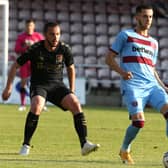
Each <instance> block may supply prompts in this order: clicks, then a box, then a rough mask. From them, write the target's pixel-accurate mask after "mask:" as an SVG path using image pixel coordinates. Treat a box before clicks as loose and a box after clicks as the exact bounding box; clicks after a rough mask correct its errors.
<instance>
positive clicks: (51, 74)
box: [17, 40, 74, 84]
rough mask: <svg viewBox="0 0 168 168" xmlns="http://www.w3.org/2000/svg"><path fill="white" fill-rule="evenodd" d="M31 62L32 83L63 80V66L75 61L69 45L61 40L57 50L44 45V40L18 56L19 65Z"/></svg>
mask: <svg viewBox="0 0 168 168" xmlns="http://www.w3.org/2000/svg"><path fill="white" fill-rule="evenodd" d="M27 61H30V62H31V84H47V83H50V82H57V81H62V80H63V68H64V65H65V66H66V67H68V66H70V65H72V64H73V63H74V60H73V56H72V53H71V49H70V47H69V45H67V44H65V43H63V42H59V44H58V46H57V48H56V49H55V51H52V52H49V51H48V50H47V49H46V48H45V47H44V40H43V41H40V42H37V43H35V44H34V45H32V46H31V47H30V48H29V49H28V50H27V51H26V52H25V53H24V54H22V55H21V56H20V57H18V58H17V63H18V64H19V65H21V66H22V65H23V64H25V63H26V62H27Z"/></svg>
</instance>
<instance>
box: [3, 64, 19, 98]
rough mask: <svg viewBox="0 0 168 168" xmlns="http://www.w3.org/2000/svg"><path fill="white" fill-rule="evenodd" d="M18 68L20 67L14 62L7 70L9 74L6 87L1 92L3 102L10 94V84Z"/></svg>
mask: <svg viewBox="0 0 168 168" xmlns="http://www.w3.org/2000/svg"><path fill="white" fill-rule="evenodd" d="M19 67H20V65H19V64H18V63H17V62H14V63H13V64H12V66H11V68H10V70H9V74H8V79H7V83H6V87H5V89H4V90H3V92H2V99H3V100H7V99H8V98H9V97H10V95H11V92H12V83H13V80H14V78H15V76H16V72H17V69H18V68H19Z"/></svg>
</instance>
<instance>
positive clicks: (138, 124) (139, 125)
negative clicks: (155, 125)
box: [132, 120, 145, 128]
mask: <svg viewBox="0 0 168 168" xmlns="http://www.w3.org/2000/svg"><path fill="white" fill-rule="evenodd" d="M144 124H145V121H143V120H137V121H133V122H132V125H133V126H134V127H137V128H143V127H144Z"/></svg>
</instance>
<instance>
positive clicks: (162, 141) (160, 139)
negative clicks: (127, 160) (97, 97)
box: [0, 105, 167, 168]
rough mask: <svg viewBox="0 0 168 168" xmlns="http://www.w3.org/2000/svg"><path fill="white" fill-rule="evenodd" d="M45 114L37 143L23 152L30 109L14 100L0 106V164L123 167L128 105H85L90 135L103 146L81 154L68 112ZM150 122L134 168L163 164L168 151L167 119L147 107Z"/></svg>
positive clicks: (2, 167)
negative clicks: (26, 153) (121, 152)
mask: <svg viewBox="0 0 168 168" xmlns="http://www.w3.org/2000/svg"><path fill="white" fill-rule="evenodd" d="M49 109H50V111H49V112H44V113H42V114H41V117H40V121H39V125H38V128H37V131H36V133H35V135H34V136H33V139H32V145H33V146H34V147H33V148H32V149H31V151H30V155H29V156H27V157H24V156H19V155H18V151H19V149H20V145H21V143H22V139H23V129H24V123H25V117H26V112H18V111H17V106H16V105H0V168H125V167H127V166H125V165H123V164H122V163H121V161H120V159H119V157H118V153H119V149H120V145H121V143H122V140H123V136H124V133H125V129H126V128H127V126H128V124H129V120H128V113H127V110H126V109H124V108H108V107H106V108H105V107H84V111H85V114H86V118H87V124H88V137H89V140H91V141H93V142H96V143H100V144H101V148H100V149H99V150H98V151H97V152H95V153H92V154H90V155H88V156H81V155H80V145H79V141H78V137H77V135H76V133H75V131H74V127H73V120H72V117H71V114H70V113H69V112H62V111H61V110H60V109H58V108H56V107H49ZM145 116H146V123H145V127H144V128H143V129H142V130H141V132H140V134H139V135H138V136H137V138H136V140H135V141H134V143H133V145H132V156H133V158H134V160H135V162H136V164H135V165H134V166H131V167H132V168H147V167H149V168H162V167H163V166H162V155H163V153H164V152H166V151H167V138H166V136H165V123H164V122H165V121H164V120H163V118H162V116H161V115H160V114H159V113H158V112H156V111H154V110H152V109H146V112H145Z"/></svg>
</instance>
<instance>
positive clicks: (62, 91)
mask: <svg viewBox="0 0 168 168" xmlns="http://www.w3.org/2000/svg"><path fill="white" fill-rule="evenodd" d="M44 36H45V39H44V40H42V41H40V42H37V43H35V44H34V45H32V46H31V47H30V48H29V49H28V50H27V51H26V52H24V53H23V54H22V55H21V56H20V57H18V58H17V60H16V62H14V63H13V65H12V66H11V68H10V71H9V75H8V80H7V84H6V87H5V89H4V91H3V93H2V98H3V100H7V99H8V98H9V96H10V94H11V91H12V83H13V80H14V77H15V75H16V71H17V69H18V68H19V67H21V66H22V65H24V64H25V63H26V62H28V61H30V62H31V79H30V83H31V84H30V98H31V107H30V111H29V113H28V114H27V118H26V123H25V130H24V141H23V145H22V147H21V150H20V155H28V154H29V151H30V140H31V138H32V136H33V134H34V132H35V130H36V127H37V124H38V120H39V116H40V113H41V111H42V109H43V107H44V105H45V102H46V101H49V102H51V103H53V104H54V105H57V106H58V107H60V108H61V109H63V110H69V111H70V112H71V113H72V115H73V119H74V127H75V130H76V132H77V135H78V137H79V140H80V145H81V154H82V155H87V154H89V153H91V152H92V151H95V150H97V149H98V148H99V146H100V145H99V144H93V143H92V142H90V141H88V140H87V125H86V119H85V115H84V113H83V110H82V107H81V105H80V102H79V100H78V98H77V96H76V95H75V94H74V92H75V66H74V60H73V56H72V53H71V49H70V47H69V45H67V44H65V43H63V42H62V41H60V36H61V30H60V26H59V25H58V24H57V23H53V22H49V23H46V24H45V26H44ZM64 66H66V69H67V74H68V79H69V88H68V87H67V86H65V84H64V83H63V68H64Z"/></svg>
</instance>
